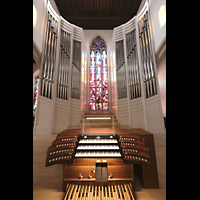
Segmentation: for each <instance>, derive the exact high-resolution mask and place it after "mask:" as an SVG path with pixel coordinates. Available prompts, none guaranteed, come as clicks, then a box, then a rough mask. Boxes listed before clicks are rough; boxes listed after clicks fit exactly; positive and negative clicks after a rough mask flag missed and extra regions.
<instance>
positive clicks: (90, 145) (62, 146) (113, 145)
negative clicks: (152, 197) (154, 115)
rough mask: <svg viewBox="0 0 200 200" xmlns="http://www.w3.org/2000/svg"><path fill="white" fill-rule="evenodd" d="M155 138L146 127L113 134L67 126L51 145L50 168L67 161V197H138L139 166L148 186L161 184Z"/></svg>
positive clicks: (65, 182) (65, 179)
mask: <svg viewBox="0 0 200 200" xmlns="http://www.w3.org/2000/svg"><path fill="white" fill-rule="evenodd" d="M152 140H153V138H152V134H151V133H149V132H147V131H144V130H142V129H116V132H115V133H113V134H111V133H106V132H105V133H99V134H95V133H94V134H91V133H90V134H85V133H82V132H81V130H79V129H67V130H64V131H63V132H61V133H59V134H57V137H56V139H55V140H54V141H53V142H52V145H51V146H50V147H49V148H48V150H47V157H46V167H48V166H51V165H54V164H63V191H64V192H65V195H64V200H65V199H100V200H102V199H114V200H116V199H132V200H135V199H136V198H135V193H134V187H135V178H134V170H135V169H136V170H137V171H138V176H139V178H140V179H141V181H142V183H143V185H144V187H145V188H158V187H159V186H158V176H157V168H156V159H155V149H154V145H153V146H152V143H153V141H152Z"/></svg>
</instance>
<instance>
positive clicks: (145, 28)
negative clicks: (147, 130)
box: [138, 12, 157, 98]
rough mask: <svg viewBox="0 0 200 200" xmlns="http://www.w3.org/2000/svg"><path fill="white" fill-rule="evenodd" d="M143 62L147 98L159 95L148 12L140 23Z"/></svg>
mask: <svg viewBox="0 0 200 200" xmlns="http://www.w3.org/2000/svg"><path fill="white" fill-rule="evenodd" d="M138 30H139V39H140V40H139V41H140V50H141V60H142V64H143V69H144V82H145V86H146V98H148V97H151V96H153V95H156V94H157V90H156V76H155V69H154V66H155V65H154V62H153V52H152V46H151V37H150V30H149V22H148V12H146V13H145V15H144V16H143V17H142V18H141V20H140V21H139V22H138Z"/></svg>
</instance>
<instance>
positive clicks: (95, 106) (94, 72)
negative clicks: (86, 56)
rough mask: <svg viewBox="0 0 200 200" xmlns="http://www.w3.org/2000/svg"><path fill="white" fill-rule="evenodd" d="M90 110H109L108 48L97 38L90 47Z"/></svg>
mask: <svg viewBox="0 0 200 200" xmlns="http://www.w3.org/2000/svg"><path fill="white" fill-rule="evenodd" d="M90 51H91V54H90V110H108V71H107V53H106V51H107V46H106V43H105V41H104V40H103V39H102V38H101V37H100V36H97V37H95V38H94V39H93V41H92V43H91V46H90Z"/></svg>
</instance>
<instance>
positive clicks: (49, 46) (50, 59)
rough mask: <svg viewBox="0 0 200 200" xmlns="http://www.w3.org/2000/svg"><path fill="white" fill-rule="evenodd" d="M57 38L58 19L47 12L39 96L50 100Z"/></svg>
mask: <svg viewBox="0 0 200 200" xmlns="http://www.w3.org/2000/svg"><path fill="white" fill-rule="evenodd" d="M57 38H58V19H56V17H54V16H53V15H52V14H51V13H50V12H48V20H47V28H46V36H45V42H44V57H43V63H42V78H41V95H42V96H44V97H47V98H49V99H52V88H53V83H54V68H55V60H56V49H57Z"/></svg>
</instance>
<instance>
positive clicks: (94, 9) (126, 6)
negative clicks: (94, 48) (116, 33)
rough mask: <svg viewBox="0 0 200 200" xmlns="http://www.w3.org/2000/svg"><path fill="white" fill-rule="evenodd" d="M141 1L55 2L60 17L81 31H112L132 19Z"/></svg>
mask: <svg viewBox="0 0 200 200" xmlns="http://www.w3.org/2000/svg"><path fill="white" fill-rule="evenodd" d="M141 1H142V0H55V3H56V5H57V7H58V10H59V12H60V15H61V16H62V17H63V18H65V19H66V20H67V21H68V22H70V23H72V24H75V25H77V26H79V27H82V28H83V29H113V28H115V27H117V26H119V25H121V24H124V23H126V22H127V21H129V20H130V19H131V18H132V17H134V16H135V15H136V13H137V11H138V8H139V6H140V3H141Z"/></svg>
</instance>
